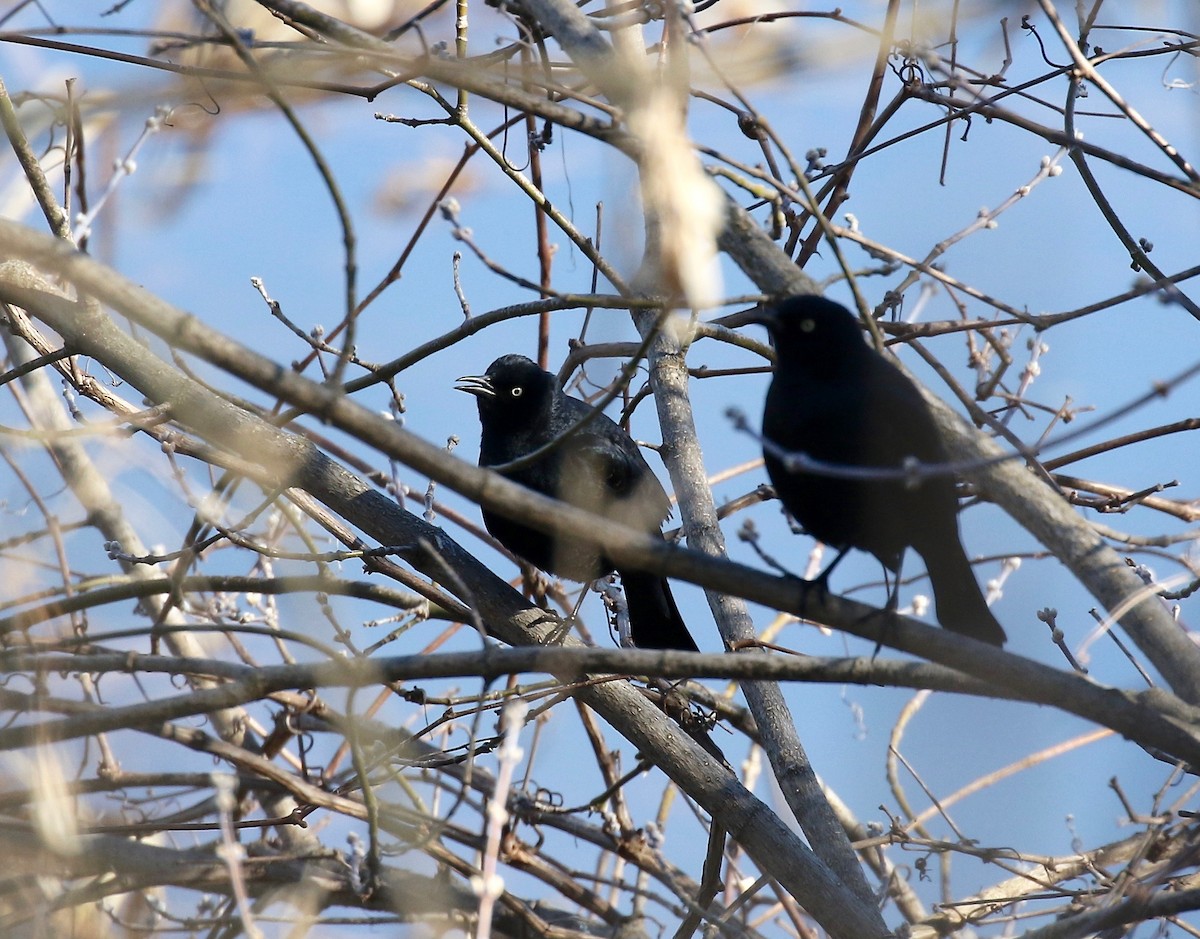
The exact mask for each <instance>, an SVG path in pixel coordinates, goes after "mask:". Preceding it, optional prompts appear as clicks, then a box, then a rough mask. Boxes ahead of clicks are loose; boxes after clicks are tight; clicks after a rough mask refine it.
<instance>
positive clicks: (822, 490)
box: [763, 363, 955, 570]
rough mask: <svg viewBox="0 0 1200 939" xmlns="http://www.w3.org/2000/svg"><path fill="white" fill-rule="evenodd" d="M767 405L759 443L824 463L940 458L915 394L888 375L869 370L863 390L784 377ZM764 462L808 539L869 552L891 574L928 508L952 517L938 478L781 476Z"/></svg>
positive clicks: (774, 462) (772, 461) (778, 466)
mask: <svg viewBox="0 0 1200 939" xmlns="http://www.w3.org/2000/svg"><path fill="white" fill-rule="evenodd" d="M873 364H877V363H873ZM867 388H871V389H872V390H871V391H870V392H868V391H867V390H866V389H867ZM913 396H917V398H918V399H917V400H916V401H915V402H914V401H913ZM768 400H769V403H768V407H767V409H766V414H767V415H768V416H769V417H770V420H768V421H767V422H766V423H765V424H764V427H763V432H764V434H765V436H766V437H768V438H769V439H771V440H773V441H776V442H778V443H779V444H780V445H781V446H783V447H785V448H786V449H787V450H790V451H793V452H801V453H807V454H808V455H809V456H810V457H812V458H813V459H815V460H819V461H821V462H823V463H829V464H833V465H835V466H858V467H871V466H879V467H889V468H896V467H897V466H899V465H900V463H899V461H897V460H896V458H895V454H898V453H899V454H905V455H911V456H914V457H916V458H917V459H918V460H920V461H921V462H925V463H931V462H940V461H943V460H944V459H945V456H944V452H943V450H942V447H941V443H940V441H939V439H938V436H937V431H936V429H935V428H934V426H933V424H932V422H931V421H930V420H929V418H928V415H927V413H926V412H925V410H924V408H923V402H922V401H921V400H920V399H919V395H918V393H917V392H916V390H915V389H914V388H913V387H912V385H911V384H909V383H908V381H907V379H905V378H904V377H903V375H902V374H901V373H899V372H898V371H896V370H894V369H890V368H889V369H886V370H879V369H876V370H875V374H874V375H873V382H872V383H871V384H868V383H866V382H854V381H846V380H845V376H841V379H840V380H838V381H835V382H827V381H822V380H818V379H812V378H810V377H806V376H796V375H792V376H788V380H785V381H782V382H780V381H778V380H777V381H775V382H774V383H773V384H772V386H771V391H770V393H769V396H768ZM863 415H866V417H865V419H864V417H863ZM764 459H765V462H766V465H767V472H768V474H769V475H770V477H771V480H772V482H773V483H774V484H775V486H776V488H777V489H778V488H783V489H786V491H787V496H786V497H785V499H784V501H785V502H786V503H787V504H788V506H789V508H790V509H791V511H792V513H793V515H794V516H795V518H796V520H797V521H798V522H799V523H800V524H801V525H802V526H803V527H804V528H805V530H806V531H808V532H809V533H810V534H811V535H812V536H813V537H814V538H817V539H818V540H820V541H822V542H825V543H826V544H829V545H830V546H831V547H835V548H839V549H840V548H845V547H855V548H859V549H861V550H865V551H869V552H871V553H872V554H874V555H875V556H876V557H877V558H878V559H879V560H880V561H881V562H882V563H883V564H884V565H886V566H888V567H889V568H892V569H893V570H894V569H895V568H896V566H897V564H898V563H899V559H900V555H901V553H902V552H903V550H904V548H905V547H907V546H908V545H909V544H913V543H914V542H915V541H917V540H919V539H915V538H914V535H915V533H916V532H917V531H918V530H919V529H922V528H923V527H924V526H925V525H926V524H927V518H926V516H927V515H928V514H929V513H927V511H926V509H927V508H928V506H929V502H930V501H931V500H932V501H933V502H935V503H937V504H939V505H949V506H950V509H949V511H950V513H951V517H952V513H953V510H954V506H955V496H954V488H953V483H951V482H950V481H949V479H948V478H945V477H941V478H934V479H928V480H925V481H923V482H922V483H920V484H919V485H918V487H917V488H915V489H914V488H909V487H908V486H907V485H906V483H905V482H904V481H902V480H855V479H842V478H837V477H833V476H822V475H819V474H816V473H795V472H788V470H787V469H785V467H784V465H783V463H782V461H781V460H780V459H778V458H776V457H773V456H772V455H770V454H769V453H768V454H765V455H764ZM934 514H935V515H936V514H937V513H934Z"/></svg>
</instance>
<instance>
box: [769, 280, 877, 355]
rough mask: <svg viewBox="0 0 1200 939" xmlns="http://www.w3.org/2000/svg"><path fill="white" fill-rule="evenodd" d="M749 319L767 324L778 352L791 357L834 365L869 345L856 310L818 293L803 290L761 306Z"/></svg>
mask: <svg viewBox="0 0 1200 939" xmlns="http://www.w3.org/2000/svg"><path fill="white" fill-rule="evenodd" d="M749 322H751V323H759V324H761V325H763V326H766V327H767V330H768V331H769V332H770V334H771V340H772V342H773V343H774V345H775V350H776V352H777V353H779V354H780V355H782V356H785V357H787V359H788V361H796V362H798V363H804V364H812V365H816V366H819V365H830V364H833V363H834V362H835V361H836V360H838V359H845V358H846V357H847V356H851V355H855V354H857V353H859V352H865V351H867V348H868V347H867V345H866V344H865V343H864V342H863V339H862V332H861V331H860V329H859V326H858V320H857V319H856V318H855V317H854V314H852V313H851V312H850V311H849V310H847V309H846V308H845V307H844V306H842V305H841V304H840V303H835V302H834V301H832V300H826V299H825V298H824V297H820V296H817V295H816V294H799V295H797V296H794V297H788V298H787V299H785V300H780V301H779V302H778V303H775V304H773V305H771V306H764V307H761V308H760V309H758V310H756V311H755V312H754V313H753V314H752V316H751V317H750V319H749Z"/></svg>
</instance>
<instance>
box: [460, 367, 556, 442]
mask: <svg viewBox="0 0 1200 939" xmlns="http://www.w3.org/2000/svg"><path fill="white" fill-rule="evenodd" d="M454 387H455V388H456V389H457V390H458V391H465V392H467V393H468V394H472V395H474V396H475V400H476V401H477V402H478V404H479V418H480V420H481V421H484V422H487V421H489V420H491V421H496V422H501V423H506V424H512V425H521V424H525V423H527V422H529V421H532V420H533V419H534V418H535V417H536V416H537V415H539V414H541V413H542V412H543V411H544V410H545V409H546V408H547V407H548V406H549V404H550V402H551V401H552V400H553V398H554V376H553V375H551V374H550V373H549V372H546V371H543V370H542V369H540V368H538V366H537V364H536V363H535V362H533V361H532V360H530V359H527V358H526V357H525V356H523V355H502V356H500V358H498V359H496V361H495V362H493V363H492V364H491V365H489V366H488V369H487V371H486V372H484V373H483V374H482V375H463V376H462V377H461V378H460V379H458V381H457V382H455V384H454Z"/></svg>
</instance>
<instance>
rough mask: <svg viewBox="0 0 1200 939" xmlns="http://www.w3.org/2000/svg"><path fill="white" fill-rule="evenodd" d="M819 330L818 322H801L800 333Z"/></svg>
mask: <svg viewBox="0 0 1200 939" xmlns="http://www.w3.org/2000/svg"><path fill="white" fill-rule="evenodd" d="M816 328H817V321H816V320H813V319H803V320H801V321H800V332H802V333H811V332H812V331H813V330H814V329H816Z"/></svg>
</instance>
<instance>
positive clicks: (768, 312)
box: [742, 306, 779, 329]
mask: <svg viewBox="0 0 1200 939" xmlns="http://www.w3.org/2000/svg"><path fill="white" fill-rule="evenodd" d="M778 322H779V314H778V312H777V311H776V309H775V307H773V306H756V307H755V308H754V309H752V310H749V311H747V312H746V313H743V314H742V324H743V325H747V326H748V325H751V324H754V325H758V326H766V327H767V329H774V328H775V324H776V323H778Z"/></svg>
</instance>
